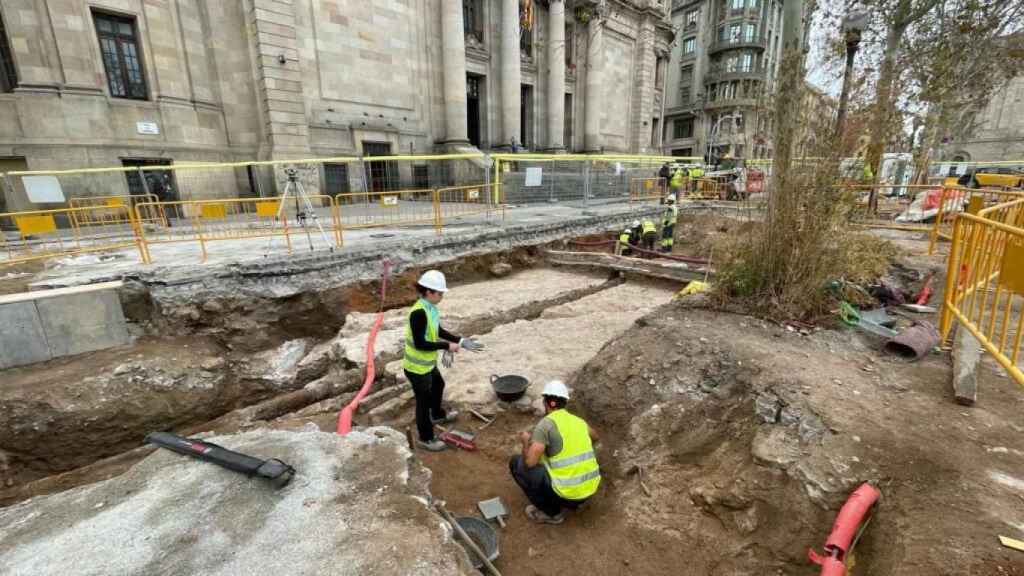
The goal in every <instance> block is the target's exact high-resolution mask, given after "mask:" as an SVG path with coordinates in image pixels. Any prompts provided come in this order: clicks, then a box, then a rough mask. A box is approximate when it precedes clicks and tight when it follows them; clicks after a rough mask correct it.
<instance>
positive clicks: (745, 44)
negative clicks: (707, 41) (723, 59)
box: [709, 34, 768, 54]
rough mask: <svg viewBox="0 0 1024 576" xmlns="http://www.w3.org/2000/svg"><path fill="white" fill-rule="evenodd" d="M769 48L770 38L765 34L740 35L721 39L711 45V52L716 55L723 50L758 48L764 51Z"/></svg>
mask: <svg viewBox="0 0 1024 576" xmlns="http://www.w3.org/2000/svg"><path fill="white" fill-rule="evenodd" d="M767 46H768V38H767V37H766V36H765V35H764V34H739V35H736V36H729V37H726V38H719V39H717V40H715V41H714V43H712V44H711V49H710V50H709V52H710V53H711V54H715V53H717V52H721V51H723V50H733V49H736V48H757V49H759V50H764V49H765V48H766V47H767Z"/></svg>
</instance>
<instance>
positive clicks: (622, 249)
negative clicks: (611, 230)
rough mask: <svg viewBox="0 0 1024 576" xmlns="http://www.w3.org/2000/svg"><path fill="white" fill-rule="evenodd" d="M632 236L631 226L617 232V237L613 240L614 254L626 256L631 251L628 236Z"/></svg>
mask: <svg viewBox="0 0 1024 576" xmlns="http://www.w3.org/2000/svg"><path fill="white" fill-rule="evenodd" d="M632 236H633V230H632V229H631V228H625V229H623V230H622V232H619V239H618V241H616V242H615V254H617V255H619V256H628V255H629V254H630V253H632V250H630V249H629V244H630V242H629V241H630V238H631V237H632Z"/></svg>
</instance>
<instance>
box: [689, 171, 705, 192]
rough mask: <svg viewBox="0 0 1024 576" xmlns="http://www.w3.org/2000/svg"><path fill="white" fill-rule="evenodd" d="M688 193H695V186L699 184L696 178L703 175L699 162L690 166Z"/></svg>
mask: <svg viewBox="0 0 1024 576" xmlns="http://www.w3.org/2000/svg"><path fill="white" fill-rule="evenodd" d="M689 173H690V193H691V194H696V193H697V188H698V187H699V186H700V183H699V182H698V179H700V178H703V177H704V169H703V168H701V167H700V165H699V164H694V165H693V166H691V167H690V171H689Z"/></svg>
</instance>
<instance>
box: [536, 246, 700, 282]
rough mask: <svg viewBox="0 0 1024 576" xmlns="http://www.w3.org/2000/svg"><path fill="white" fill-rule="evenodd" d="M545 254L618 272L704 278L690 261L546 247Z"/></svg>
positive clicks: (683, 279)
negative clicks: (652, 258)
mask: <svg viewBox="0 0 1024 576" xmlns="http://www.w3.org/2000/svg"><path fill="white" fill-rule="evenodd" d="M544 256H545V257H546V258H547V259H548V261H549V262H551V263H552V264H561V265H566V266H590V267H594V268H605V269H609V270H615V271H617V272H626V273H631V274H640V275H642V276H650V277H652V278H661V279H663V280H673V281H677V282H690V281H692V280H704V276H705V271H704V268H703V267H700V268H698V267H697V266H696V265H693V264H686V263H684V262H673V261H669V260H646V259H643V258H630V257H628V256H615V255H613V254H603V253H595V252H566V251H559V250H546V251H544ZM712 275H713V274H712Z"/></svg>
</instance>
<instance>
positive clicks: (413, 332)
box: [402, 270, 484, 452]
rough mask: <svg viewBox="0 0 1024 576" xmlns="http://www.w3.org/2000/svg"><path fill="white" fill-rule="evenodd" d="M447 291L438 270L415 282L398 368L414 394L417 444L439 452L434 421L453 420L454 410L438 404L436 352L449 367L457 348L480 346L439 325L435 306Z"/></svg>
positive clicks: (440, 387) (441, 390)
mask: <svg viewBox="0 0 1024 576" xmlns="http://www.w3.org/2000/svg"><path fill="white" fill-rule="evenodd" d="M447 291H448V285H447V282H446V281H445V278H444V274H442V273H441V271H440V270H427V271H426V272H424V273H423V275H422V276H420V279H419V282H417V283H416V292H417V293H419V295H420V297H419V299H418V300H417V301H416V303H415V304H413V305H412V308H410V309H409V319H408V322H407V323H406V326H405V355H404V357H403V358H402V370H403V371H404V372H405V377H406V378H408V379H409V383H410V384H412V391H413V394H415V395H416V430H417V432H418V433H419V445H420V447H422V448H424V449H426V450H430V451H431V452H439V451H441V450H444V449H445V443H444V442H442V441H440V440H438V439H437V438H434V424H441V423H445V422H454V421H455V418H456V417H457V416H458V413H457V412H455V411H451V412H446V411H445V409H444V408H443V407H442V406H441V397H442V396H443V395H444V378H442V377H441V372H440V371H439V370H438V369H437V354H438V351H444V353H445V358H444V359H443V362H442V363H443V364H444V365H445V367H446V368H447V367H449V366H451V356H450V354H454V353H456V352H458V351H459V350H460V349H465V350H469V351H470V352H479V351H480V350H483V348H484V345H483V344H481V343H479V342H477V341H476V340H474V339H473V338H460V337H458V336H456V335H455V334H452V333H451V332H448V331H447V330H445V329H444V328H442V327H441V313H440V312H439V311H438V309H437V305H438V304H439V303H440V302H441V299H442V298H444V293H445V292H447Z"/></svg>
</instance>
